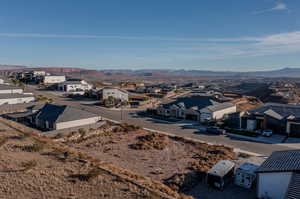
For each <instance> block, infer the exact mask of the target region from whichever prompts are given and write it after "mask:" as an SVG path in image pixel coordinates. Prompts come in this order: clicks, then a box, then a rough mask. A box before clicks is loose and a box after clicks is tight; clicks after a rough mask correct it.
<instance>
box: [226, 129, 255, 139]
mask: <svg viewBox="0 0 300 199" xmlns="http://www.w3.org/2000/svg"><path fill="white" fill-rule="evenodd" d="M226 131H227V132H228V133H233V134H238V135H244V136H249V137H257V136H258V135H259V134H258V133H256V132H254V131H247V130H239V129H231V128H226Z"/></svg>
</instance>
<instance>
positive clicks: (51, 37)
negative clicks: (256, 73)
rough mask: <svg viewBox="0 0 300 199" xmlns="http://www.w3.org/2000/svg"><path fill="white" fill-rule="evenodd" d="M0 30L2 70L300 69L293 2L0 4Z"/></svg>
mask: <svg viewBox="0 0 300 199" xmlns="http://www.w3.org/2000/svg"><path fill="white" fill-rule="evenodd" d="M0 27H1V28H0V63H1V64H24V65H30V66H70V67H88V68H93V69H145V68H152V69H162V68H168V69H205V70H222V71H226V70H238V71H251V70H269V69H278V68H282V67H300V56H299V55H300V1H299V0H281V1H277V0H188V1H182V0H151V1H149V0H106V1H104V0H2V1H1V2H0Z"/></svg>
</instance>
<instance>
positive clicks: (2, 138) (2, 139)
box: [0, 137, 8, 147]
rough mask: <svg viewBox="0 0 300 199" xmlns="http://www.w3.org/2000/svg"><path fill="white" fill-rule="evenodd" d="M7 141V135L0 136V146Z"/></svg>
mask: <svg viewBox="0 0 300 199" xmlns="http://www.w3.org/2000/svg"><path fill="white" fill-rule="evenodd" d="M7 141H8V138H7V137H1V138H0V147H2V146H3V145H4V144H5V143H6V142H7Z"/></svg>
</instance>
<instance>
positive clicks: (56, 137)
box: [54, 133, 63, 139]
mask: <svg viewBox="0 0 300 199" xmlns="http://www.w3.org/2000/svg"><path fill="white" fill-rule="evenodd" d="M62 137H63V134H62V133H57V134H56V135H55V136H54V139H60V138H62Z"/></svg>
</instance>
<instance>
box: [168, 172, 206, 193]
mask: <svg viewBox="0 0 300 199" xmlns="http://www.w3.org/2000/svg"><path fill="white" fill-rule="evenodd" d="M202 177H203V176H202V175H201V174H200V173H197V172H190V173H185V174H184V173H176V174H174V175H173V176H172V177H170V178H168V179H166V180H165V181H164V183H165V184H166V185H167V186H169V187H170V188H171V189H173V190H174V191H177V192H180V193H182V192H186V191H189V190H190V189H191V188H193V187H194V186H195V185H197V184H198V183H200V182H201V180H202Z"/></svg>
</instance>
